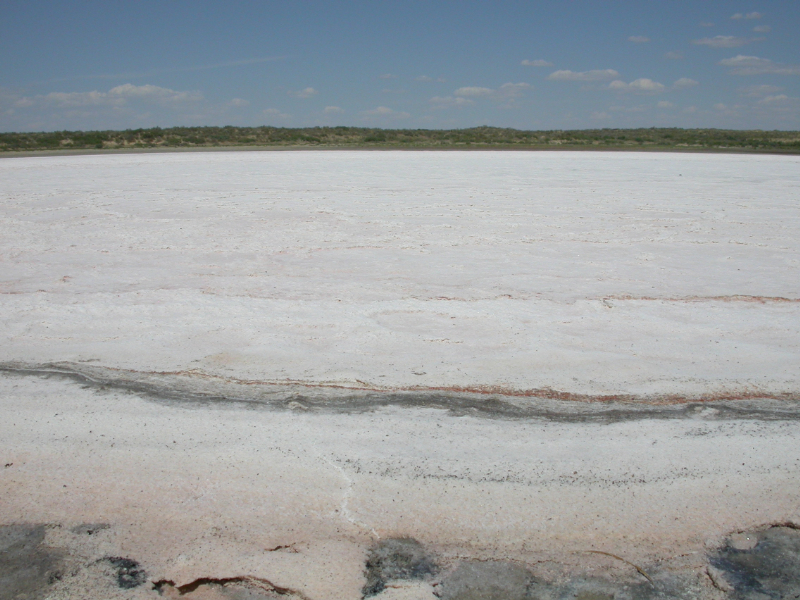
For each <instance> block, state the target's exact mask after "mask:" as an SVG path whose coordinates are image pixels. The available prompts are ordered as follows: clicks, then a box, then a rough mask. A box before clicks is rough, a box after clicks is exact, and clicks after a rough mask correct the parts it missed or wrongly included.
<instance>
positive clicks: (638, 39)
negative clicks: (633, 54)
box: [628, 35, 650, 44]
mask: <svg viewBox="0 0 800 600" xmlns="http://www.w3.org/2000/svg"><path fill="white" fill-rule="evenodd" d="M628 41H629V42H633V43H635V44H645V43H647V42H649V41H650V38H649V37H646V36H644V35H632V36H630V37H629V38H628Z"/></svg>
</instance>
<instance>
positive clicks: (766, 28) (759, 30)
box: [753, 25, 772, 33]
mask: <svg viewBox="0 0 800 600" xmlns="http://www.w3.org/2000/svg"><path fill="white" fill-rule="evenodd" d="M753 31H755V32H756V33H769V32H770V31H772V27H770V26H769V25H759V26H758V27H753Z"/></svg>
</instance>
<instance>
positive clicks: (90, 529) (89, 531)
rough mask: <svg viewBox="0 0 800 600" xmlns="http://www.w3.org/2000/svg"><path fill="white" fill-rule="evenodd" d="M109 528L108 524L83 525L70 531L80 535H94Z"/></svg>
mask: <svg viewBox="0 0 800 600" xmlns="http://www.w3.org/2000/svg"><path fill="white" fill-rule="evenodd" d="M109 527H110V525H109V524H108V523H81V524H80V525H77V526H75V527H73V528H72V529H70V531H71V532H72V533H77V534H78V535H94V534H95V533H97V532H98V531H102V530H103V529H108V528H109Z"/></svg>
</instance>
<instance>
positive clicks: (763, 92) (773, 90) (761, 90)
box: [739, 84, 783, 98]
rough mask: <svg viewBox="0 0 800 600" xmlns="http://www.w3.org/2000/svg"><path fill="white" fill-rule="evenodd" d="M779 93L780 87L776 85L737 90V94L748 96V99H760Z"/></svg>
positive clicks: (754, 86)
mask: <svg viewBox="0 0 800 600" xmlns="http://www.w3.org/2000/svg"><path fill="white" fill-rule="evenodd" d="M780 91H783V88H782V87H778V86H777V85H767V84H763V85H749V86H747V87H743V88H741V89H740V90H739V93H740V94H742V95H743V96H749V97H750V98H761V97H763V96H769V95H772V94H777V93H778V92H780Z"/></svg>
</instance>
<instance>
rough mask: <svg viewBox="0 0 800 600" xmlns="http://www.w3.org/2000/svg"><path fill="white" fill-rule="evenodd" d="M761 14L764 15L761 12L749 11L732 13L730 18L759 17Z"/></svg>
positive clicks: (735, 19) (737, 19)
mask: <svg viewBox="0 0 800 600" xmlns="http://www.w3.org/2000/svg"><path fill="white" fill-rule="evenodd" d="M763 16H764V15H763V14H761V13H760V12H751V13H747V14H743V13H736V14H734V15H731V19H733V20H734V21H739V20H741V19H760V18H761V17H763Z"/></svg>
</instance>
